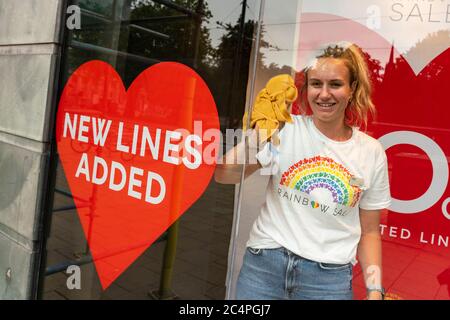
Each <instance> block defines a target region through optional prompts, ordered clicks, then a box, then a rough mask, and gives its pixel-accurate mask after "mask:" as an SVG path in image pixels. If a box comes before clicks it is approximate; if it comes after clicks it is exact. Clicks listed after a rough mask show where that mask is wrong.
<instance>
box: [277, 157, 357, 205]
mask: <svg viewBox="0 0 450 320" xmlns="http://www.w3.org/2000/svg"><path fill="white" fill-rule="evenodd" d="M351 178H352V175H351V174H350V172H349V171H348V170H347V169H346V168H345V167H344V166H343V165H341V164H339V163H337V162H336V161H334V160H333V159H331V158H327V157H321V156H317V157H313V158H309V159H303V160H301V161H299V162H297V163H296V164H294V165H293V166H291V167H290V168H289V169H288V170H287V171H286V172H284V173H283V175H282V177H281V181H280V185H283V186H286V187H289V188H291V189H295V190H298V191H301V192H304V193H307V194H310V193H311V192H312V191H313V190H315V189H317V188H322V189H327V190H328V191H330V192H331V194H332V196H333V201H334V202H335V203H338V204H341V205H344V206H348V207H354V206H355V205H356V203H358V200H359V196H360V194H361V189H360V188H359V187H356V186H352V185H351V184H350V179H351Z"/></svg>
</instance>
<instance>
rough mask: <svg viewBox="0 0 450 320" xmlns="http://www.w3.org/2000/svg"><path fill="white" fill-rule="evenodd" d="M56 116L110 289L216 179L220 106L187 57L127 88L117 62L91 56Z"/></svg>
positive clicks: (67, 167) (68, 170) (68, 169)
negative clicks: (189, 64) (113, 65)
mask: <svg viewBox="0 0 450 320" xmlns="http://www.w3.org/2000/svg"><path fill="white" fill-rule="evenodd" d="M56 125H57V127H56V137H57V145H58V151H59V156H60V160H61V163H62V166H63V168H64V172H65V175H66V178H67V181H68V183H69V186H70V189H71V192H72V195H73V199H74V202H75V205H76V206H77V212H78V215H79V218H80V221H81V224H82V227H83V230H84V233H85V236H86V239H87V242H88V244H89V248H90V251H91V255H92V257H93V261H94V263H95V267H96V269H97V273H98V276H99V278H100V282H101V285H102V287H103V289H106V288H107V287H108V286H109V285H110V284H111V283H112V282H113V281H114V280H115V279H116V278H117V277H118V276H119V275H120V274H121V273H122V272H124V271H125V270H126V269H127V267H128V266H129V265H130V264H131V263H133V261H135V260H136V259H137V257H138V256H140V255H141V254H142V253H143V252H144V251H145V250H146V249H147V248H148V247H149V246H150V245H151V244H152V243H153V242H154V241H155V240H156V239H158V237H160V236H161V234H162V233H163V232H164V231H166V230H167V228H168V227H169V226H170V225H171V224H172V223H173V222H175V221H176V220H177V219H178V218H179V217H180V216H181V215H182V214H183V213H184V212H186V210H187V209H188V208H189V207H190V206H191V205H192V204H193V203H194V202H195V201H196V200H197V199H198V198H199V197H200V196H201V195H202V194H203V192H204V191H205V189H206V187H207V186H208V184H209V182H210V180H211V178H212V175H213V173H214V169H215V159H216V156H217V155H218V148H219V139H217V133H220V131H219V121H218V114H217V109H216V105H215V103H214V99H213V97H212V95H211V93H210V91H209V89H208V86H207V85H206V84H205V82H204V81H203V80H202V79H201V77H200V76H199V75H198V74H197V73H195V71H193V70H192V69H190V68H188V67H187V66H184V65H182V64H179V63H173V62H164V63H159V64H156V65H154V66H151V67H150V68H148V69H146V70H145V71H143V72H142V73H141V74H140V75H139V76H138V77H137V78H136V79H135V80H134V81H133V83H132V84H131V86H130V87H129V89H128V91H126V90H125V87H124V85H123V83H122V80H121V78H120V76H119V75H118V74H117V72H116V71H115V70H114V68H113V67H111V66H110V65H109V64H107V63H104V62H102V61H91V62H87V63H85V64H83V65H82V66H80V67H79V68H78V69H77V70H76V71H75V72H74V73H73V74H72V76H71V77H70V78H69V80H68V82H67V84H66V86H65V88H64V91H63V93H62V96H61V100H60V103H59V109H58V115H57V124H56ZM211 130H213V131H211ZM204 132H205V133H207V132H209V133H210V134H209V135H206V134H205V135H204V134H203V133H204ZM211 132H212V133H213V134H211ZM208 137H209V138H208ZM213 138H214V139H213Z"/></svg>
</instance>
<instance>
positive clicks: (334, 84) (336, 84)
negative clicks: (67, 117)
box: [330, 82, 342, 88]
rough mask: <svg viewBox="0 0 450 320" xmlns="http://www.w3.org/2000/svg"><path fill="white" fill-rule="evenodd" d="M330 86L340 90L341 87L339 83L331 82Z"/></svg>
mask: <svg viewBox="0 0 450 320" xmlns="http://www.w3.org/2000/svg"><path fill="white" fill-rule="evenodd" d="M330 86H331V87H332V88H340V87H342V83H339V82H333V83H331V84H330Z"/></svg>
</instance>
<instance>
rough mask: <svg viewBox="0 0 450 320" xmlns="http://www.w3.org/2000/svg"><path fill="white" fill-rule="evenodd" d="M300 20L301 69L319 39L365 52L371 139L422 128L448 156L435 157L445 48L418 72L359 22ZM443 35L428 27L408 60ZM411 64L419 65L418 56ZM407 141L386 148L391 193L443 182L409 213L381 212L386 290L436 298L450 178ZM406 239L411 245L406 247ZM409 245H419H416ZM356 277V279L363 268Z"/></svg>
mask: <svg viewBox="0 0 450 320" xmlns="http://www.w3.org/2000/svg"><path fill="white" fill-rule="evenodd" d="M300 21H301V24H300V31H299V32H300V36H299V38H300V43H299V46H300V47H301V48H302V50H300V51H299V53H298V55H299V56H298V57H297V62H298V63H297V70H301V69H302V68H303V67H304V65H305V63H306V62H307V61H308V59H309V58H310V54H311V53H313V52H314V50H315V49H316V48H317V47H318V46H320V45H323V44H324V43H329V42H336V41H343V40H345V41H350V42H353V43H356V44H357V45H358V46H360V47H361V48H362V49H363V50H364V51H365V52H366V53H367V54H368V56H367V57H366V58H367V62H368V66H369V69H370V71H371V73H372V74H371V76H372V81H373V85H374V96H373V98H374V103H375V105H376V107H377V116H376V118H375V121H369V126H368V131H369V133H370V134H371V135H372V136H374V137H375V138H380V137H382V136H384V135H386V134H388V133H392V132H398V131H409V132H414V133H419V134H421V135H423V136H425V137H427V139H428V142H427V143H428V144H429V145H431V144H432V145H436V146H437V147H438V148H439V149H440V150H442V153H443V154H445V156H446V157H447V160H445V158H443V160H442V161H440V159H441V158H442V157H439V158H438V159H439V160H438V161H439V162H440V163H443V165H448V159H449V155H450V132H449V130H448V128H449V125H448V123H449V119H450V109H449V108H447V107H446V106H447V104H448V103H447V100H448V99H447V94H446V91H447V87H448V83H449V82H450V50H449V49H447V50H445V51H443V52H441V53H440V54H439V55H438V56H437V57H435V58H434V59H432V60H431V61H428V62H427V65H426V66H425V67H424V68H423V69H422V70H421V71H420V72H418V73H417V75H416V73H415V72H414V70H413V69H412V68H411V66H410V64H409V62H408V60H406V59H405V58H404V57H402V56H401V55H400V54H399V53H398V52H397V50H396V49H395V46H394V45H393V44H392V43H389V42H388V41H386V39H384V38H383V37H382V36H381V35H380V34H378V33H377V32H375V31H373V30H370V29H368V28H367V27H366V26H365V25H363V24H361V23H360V21H353V20H350V19H347V18H344V17H341V16H336V15H331V14H322V13H304V14H302V17H301V19H300ZM362 21H364V20H362ZM390 31H393V30H390ZM404 32H406V33H408V31H399V33H398V37H401V36H408V37H409V36H410V34H404ZM443 35H447V36H448V33H447V34H445V33H444V34H441V35H439V34H430V35H429V37H428V38H427V39H422V40H421V41H418V43H417V45H416V46H415V47H414V48H412V49H411V50H410V51H409V52H408V53H409V56H410V59H409V60H410V61H411V57H419V58H422V57H423V56H428V55H426V54H424V51H425V50H427V46H442V44H443V43H446V42H445V41H447V43H448V37H447V38H444V37H443ZM418 40H419V39H418ZM433 52H434V50H433ZM369 58H370V59H369ZM419 62H420V63H422V61H419ZM415 63H416V64H417V62H416V61H415ZM296 80H297V85H300V86H301V85H302V81H304V77H303V76H302V74H301V73H299V74H298V75H297V79H296ZM296 107H297V108H296V110H295V112H297V113H298V112H299V109H298V106H296ZM410 143H411V144H398V145H395V146H394V147H392V148H389V149H388V150H387V156H388V161H389V164H390V171H391V172H390V174H391V179H390V182H391V193H392V196H393V198H394V199H398V200H403V201H405V200H408V201H409V200H414V199H417V198H418V197H420V196H422V195H423V194H424V193H425V192H427V190H428V188H429V187H430V185H431V183H432V178H433V177H436V178H437V179H440V180H441V181H443V182H444V184H445V188H440V190H439V192H437V193H435V194H432V195H431V197H429V199H428V200H427V204H428V205H427V208H426V209H425V210H420V209H419V210H417V211H416V212H415V213H413V214H406V213H397V212H394V211H389V213H388V214H383V215H382V224H383V225H384V226H385V227H386V229H384V231H383V239H384V240H385V242H384V248H383V254H384V256H383V268H384V272H383V273H384V274H387V275H390V276H389V277H388V279H384V281H385V283H384V285H385V286H386V288H387V289H388V290H389V291H390V290H393V291H394V292H397V290H399V292H402V295H403V293H405V294H407V295H411V297H420V298H421V299H436V297H437V292H438V289H439V284H444V283H445V284H448V283H449V282H448V279H447V278H445V277H443V276H441V275H442V274H444V273H445V272H443V271H445V270H446V269H448V257H449V256H450V250H449V247H448V241H449V239H450V234H449V232H448V230H449V228H450V220H449V218H448V217H447V216H448V212H450V204H449V203H450V183H448V182H447V181H446V180H447V179H446V174H441V173H440V172H438V171H436V172H434V170H433V168H432V164H431V161H430V157H429V155H427V154H425V153H424V151H423V150H422V149H420V148H418V147H417V146H414V144H415V143H417V142H416V141H414V139H411V141H410ZM433 150H435V149H433ZM435 162H436V160H435ZM409 206H410V207H413V208H414V206H413V205H411V204H409ZM390 227H392V229H390ZM393 244H398V246H394V245H393ZM403 245H405V246H407V247H409V250H406V249H405V248H404V247H403ZM412 248H417V249H418V250H417V251H416V252H414V251H412ZM427 252H432V253H433V254H427ZM409 255H410V256H411V257H410V256H409ZM417 256H423V257H424V258H423V259H426V260H427V262H428V263H429V266H433V271H430V270H428V271H427V270H425V269H426V268H427V267H426V266H425V265H422V266H420V261H417V263H418V266H414V263H412V261H413V260H414V258H415V257H417ZM440 256H442V257H440ZM398 257H402V258H401V259H398ZM446 258H447V261H446V260H445V259H446ZM407 259H410V260H407ZM407 268H409V269H408V271H407V272H406V271H405V270H406V269H407ZM397 270H403V271H402V274H403V273H405V274H408V276H406V278H405V279H403V278H402V276H400V275H399V273H397ZM424 270H425V271H426V272H425V273H428V278H427V277H425V276H424ZM441 272H442V273H441ZM433 273H434V274H433ZM393 274H396V276H393ZM434 276H436V277H434ZM433 278H434V279H433ZM411 279H415V280H416V281H411ZM425 279H426V280H425ZM429 279H430V280H432V281H430V280H429ZM358 280H359V281H358V282H359V283H360V284H361V283H362V279H361V275H359V278H358ZM354 283H357V281H355V282H354ZM359 288H360V289H358V286H356V290H357V292H356V293H357V295H356V297H358V298H364V297H365V295H366V291H365V288H364V287H359ZM441 292H442V293H441V296H442V297H444V298H445V299H448V294H447V291H446V292H445V293H444V290H441ZM449 292H450V291H449Z"/></svg>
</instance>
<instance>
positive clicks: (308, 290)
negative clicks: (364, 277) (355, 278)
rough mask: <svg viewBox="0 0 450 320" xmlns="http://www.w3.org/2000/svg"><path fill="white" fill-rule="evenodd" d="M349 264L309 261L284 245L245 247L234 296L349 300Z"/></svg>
mask: <svg viewBox="0 0 450 320" xmlns="http://www.w3.org/2000/svg"><path fill="white" fill-rule="evenodd" d="M352 273H353V267H352V264H351V263H348V264H330V263H319V262H315V261H311V260H308V259H305V258H302V257H300V256H297V255H295V254H294V253H292V252H290V251H289V250H287V249H285V248H277V249H253V248H247V250H246V252H245V256H244V262H243V265H242V268H241V271H240V273H239V278H238V281H237V287H236V298H237V299H241V300H282V299H293V300H352V299H353V289H352Z"/></svg>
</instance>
